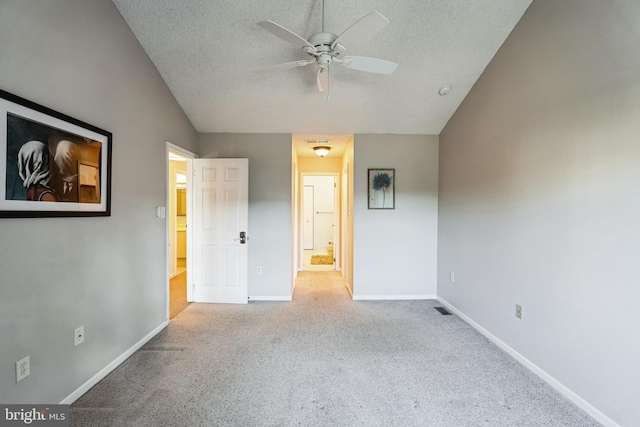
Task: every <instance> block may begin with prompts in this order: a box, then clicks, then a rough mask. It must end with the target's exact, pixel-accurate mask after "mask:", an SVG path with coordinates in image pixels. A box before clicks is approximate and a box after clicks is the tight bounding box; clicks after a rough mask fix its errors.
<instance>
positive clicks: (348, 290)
mask: <svg viewBox="0 0 640 427" xmlns="http://www.w3.org/2000/svg"><path fill="white" fill-rule="evenodd" d="M344 287H345V288H347V292H349V295H350V296H351V299H352V300H353V299H354V298H353V292H351V287H349V284H348V283H347V280H346V278H345V281H344Z"/></svg>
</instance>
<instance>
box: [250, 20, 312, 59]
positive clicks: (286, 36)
mask: <svg viewBox="0 0 640 427" xmlns="http://www.w3.org/2000/svg"><path fill="white" fill-rule="evenodd" d="M258 25H259V26H261V27H262V28H264V29H265V30H267V31H269V32H270V33H271V34H273V35H274V36H277V37H280V38H281V39H282V40H285V41H288V42H289V43H291V44H293V45H294V46H297V47H300V48H302V47H310V48H311V49H313V51H314V52H317V51H318V50H317V49H316V47H315V46H314V45H312V44H311V43H309V42H308V41H306V40H305V39H303V38H302V37H300V36H299V35H297V34H296V33H294V32H293V31H291V30H288V29H286V28H285V27H283V26H282V25H280V24H277V23H275V22H273V21H260V22H258Z"/></svg>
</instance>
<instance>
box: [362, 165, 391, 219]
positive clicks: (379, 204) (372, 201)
mask: <svg viewBox="0 0 640 427" xmlns="http://www.w3.org/2000/svg"><path fill="white" fill-rule="evenodd" d="M368 175H369V180H368V186H367V198H368V200H369V209H395V208H396V197H395V183H396V170H395V169H391V168H386V169H369V170H368Z"/></svg>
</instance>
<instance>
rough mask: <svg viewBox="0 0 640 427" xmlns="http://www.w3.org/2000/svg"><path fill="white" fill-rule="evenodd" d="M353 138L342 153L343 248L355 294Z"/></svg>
mask: <svg viewBox="0 0 640 427" xmlns="http://www.w3.org/2000/svg"><path fill="white" fill-rule="evenodd" d="M353 182H354V180H353V138H351V140H350V141H349V145H348V146H347V147H346V149H345V151H344V154H343V155H342V177H341V181H340V183H341V185H342V194H341V214H340V215H341V233H340V234H341V235H340V241H341V243H342V244H341V248H342V256H341V258H342V260H341V263H340V265H341V266H342V277H344V278H345V280H346V284H347V288H349V292H350V293H351V296H353Z"/></svg>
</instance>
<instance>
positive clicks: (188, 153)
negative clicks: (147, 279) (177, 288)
mask: <svg viewBox="0 0 640 427" xmlns="http://www.w3.org/2000/svg"><path fill="white" fill-rule="evenodd" d="M170 151H173V152H176V153H179V154H181V155H183V156H184V157H185V158H187V204H188V205H189V207H191V201H192V199H193V194H192V193H193V183H192V179H193V173H191V172H190V170H193V160H194V159H197V158H198V157H199V156H198V155H197V154H195V153H192V152H191V151H189V150H187V149H184V148H182V147H180V146H178V145H175V144H173V143H171V142H169V141H165V182H164V188H165V204H164V205H165V212H166V211H167V210H168V208H169V183H170V181H169V180H170V178H169V152H170ZM192 215H193V209H191V208H189V209H187V301H189V302H193V300H194V297H193V287H192V286H189V284H190V283H192V280H191V272H192V271H193V265H192V262H193V256H192V254H191V253H192V249H191V245H190V242H193V227H192V226H191V224H192V223H193V217H192ZM169 221H170V218H169V215H165V277H166V281H165V285H166V288H167V289H166V295H167V301H166V319H167V321H168V320H169V316H170V313H171V307H170V302H171V279H173V278H174V277H175V276H177V274H174V275H173V276H170V275H169V263H170V262H171V260H170V259H169V255H170V251H169V241H170V238H169V233H170V226H169Z"/></svg>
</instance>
